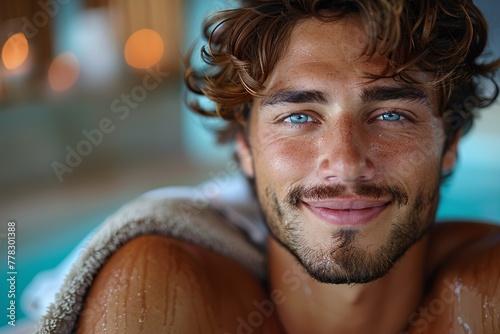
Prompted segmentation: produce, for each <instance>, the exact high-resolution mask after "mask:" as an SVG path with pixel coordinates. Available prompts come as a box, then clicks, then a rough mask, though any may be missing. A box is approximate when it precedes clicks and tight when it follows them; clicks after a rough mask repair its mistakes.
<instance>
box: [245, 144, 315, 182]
mask: <svg viewBox="0 0 500 334" xmlns="http://www.w3.org/2000/svg"><path fill="white" fill-rule="evenodd" d="M261 143H265V144H262V145H259V146H257V147H260V149H259V150H257V151H254V157H255V169H256V177H257V178H261V177H265V178H266V179H267V180H266V181H267V182H268V183H270V184H277V183H279V184H283V183H285V184H291V183H293V182H296V181H299V180H301V179H303V178H305V177H306V176H307V175H310V174H311V173H312V172H313V169H314V165H313V163H314V156H315V152H316V148H315V146H314V145H312V143H310V142H309V141H308V140H304V138H301V139H300V140H299V139H290V138H286V139H283V138H273V137H272V136H271V135H269V136H263V140H262V141H261ZM259 174H260V175H259Z"/></svg>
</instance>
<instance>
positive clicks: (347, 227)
mask: <svg viewBox="0 0 500 334" xmlns="http://www.w3.org/2000/svg"><path fill="white" fill-rule="evenodd" d="M364 46H365V33H364V29H363V27H362V25H361V23H360V21H359V20H358V19H355V18H350V19H344V20H341V21H338V22H335V23H321V22H319V21H317V20H314V19H309V20H307V21H304V22H303V23H301V24H299V25H298V26H297V27H296V28H295V30H294V31H293V33H292V35H291V40H290V44H289V47H288V49H287V51H286V52H285V54H284V55H283V57H282V59H281V60H280V61H279V63H278V64H277V65H276V67H275V68H274V71H273V72H272V73H271V74H270V76H269V78H268V80H267V81H266V83H265V87H266V89H265V91H264V94H265V97H263V98H259V99H256V100H255V101H254V104H253V108H252V110H251V114H250V122H249V135H248V138H247V139H248V143H249V144H248V145H247V144H246V142H245V141H243V140H242V139H241V138H240V140H239V145H238V151H239V155H240V159H241V162H242V168H243V170H244V172H245V173H246V174H247V175H248V176H250V177H254V178H255V183H256V187H257V195H258V199H259V202H260V205H261V207H262V210H263V213H264V215H265V219H266V222H267V224H268V226H269V228H270V231H271V233H272V235H273V236H274V237H275V238H276V239H277V240H278V241H279V242H280V243H281V244H282V245H284V246H285V247H286V248H287V249H288V250H289V251H290V252H291V253H292V254H294V255H295V256H296V257H297V259H298V260H299V261H300V262H301V263H302V264H303V266H304V267H305V268H306V270H307V271H308V272H309V273H310V275H311V276H313V277H314V278H316V279H317V280H319V281H321V282H330V283H364V282H368V281H371V280H374V279H377V278H379V277H381V276H383V275H385V274H386V273H387V272H388V271H389V269H390V268H391V267H392V265H393V264H394V262H395V261H396V260H397V259H398V258H399V257H400V256H401V255H403V253H404V252H405V251H406V250H407V249H408V248H409V247H410V246H411V245H412V244H413V243H414V242H415V241H416V240H418V239H419V238H420V237H421V236H422V235H423V234H424V233H425V231H426V230H427V229H428V228H429V227H430V225H431V224H432V222H433V219H434V214H435V211H436V207H437V202H438V191H439V180H440V173H441V169H442V168H446V169H448V168H451V167H452V164H453V163H454V159H453V154H452V153H451V152H448V153H447V154H444V155H443V149H444V148H443V145H444V139H445V138H444V132H443V123H442V120H441V118H440V117H439V115H438V110H437V106H438V97H437V94H436V92H435V91H434V90H433V89H432V88H431V87H430V86H425V85H417V84H413V85H409V84H407V83H405V82H404V81H401V80H399V81H396V80H394V79H383V80H377V81H370V79H367V78H366V73H372V74H379V73H381V72H382V70H383V69H384V67H385V65H386V59H385V58H382V57H380V56H378V57H377V56H374V57H372V58H371V59H368V58H367V57H365V56H361V52H362V50H363V48H364ZM413 75H414V76H415V77H416V78H419V79H425V78H426V75H425V74H424V73H419V72H417V71H415V72H414V73H413Z"/></svg>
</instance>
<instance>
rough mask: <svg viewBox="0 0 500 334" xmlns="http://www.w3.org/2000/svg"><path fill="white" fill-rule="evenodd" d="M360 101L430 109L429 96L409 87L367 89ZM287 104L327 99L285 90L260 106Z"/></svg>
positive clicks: (318, 93)
mask: <svg viewBox="0 0 500 334" xmlns="http://www.w3.org/2000/svg"><path fill="white" fill-rule="evenodd" d="M361 100H362V101H363V103H372V102H378V101H391V100H399V101H411V102H418V103H422V104H423V105H425V106H426V107H428V108H429V109H432V104H431V102H430V98H429V95H428V94H427V93H426V92H425V91H423V90H422V89H419V88H417V87H414V86H410V85H401V86H374V87H367V88H365V89H363V91H362V93H361ZM287 103H294V104H300V103H318V104H327V103H328V99H327V97H326V95H325V93H323V92H321V91H319V90H295V89H285V90H280V91H277V92H275V93H273V94H271V95H269V96H267V97H264V98H262V100H261V102H260V106H261V107H266V106H273V105H279V104H287Z"/></svg>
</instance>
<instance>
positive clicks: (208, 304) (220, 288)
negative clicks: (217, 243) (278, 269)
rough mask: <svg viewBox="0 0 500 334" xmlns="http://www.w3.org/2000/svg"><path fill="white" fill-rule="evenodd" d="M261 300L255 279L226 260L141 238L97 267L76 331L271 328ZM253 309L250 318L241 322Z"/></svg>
mask: <svg viewBox="0 0 500 334" xmlns="http://www.w3.org/2000/svg"><path fill="white" fill-rule="evenodd" d="M265 300H266V296H265V292H264V290H263V288H262V287H261V284H260V282H259V281H258V279H256V278H255V277H254V276H253V275H252V274H251V273H250V272H248V271H247V270H246V269H245V268H243V267H242V266H241V265H240V264H238V263H236V262H234V261H233V260H231V259H228V258H226V257H224V256H221V255H219V254H216V253H214V252H211V251H209V250H206V249H203V248H201V247H199V246H196V245H192V244H188V243H185V242H182V241H178V240H174V239H171V238H167V237H164V236H158V235H147V236H143V237H139V238H136V239H134V240H132V241H130V242H128V243H127V244H125V245H124V246H122V247H121V248H120V249H119V250H118V251H117V252H116V253H115V254H113V256H112V257H111V258H110V259H109V260H108V262H107V263H106V264H105V265H104V267H103V268H102V269H101V270H100V272H99V273H98V275H97V277H96V279H95V280H94V282H93V284H92V286H91V289H90V291H89V293H88V296H87V298H86V300H85V304H84V308H83V310H82V313H81V316H80V319H79V324H78V332H79V333H96V332H106V333H163V332H175V333H226V332H228V333H233V332H238V330H240V331H241V330H243V331H245V330H246V331H248V329H250V330H252V331H253V333H275V332H278V326H277V322H276V320H275V316H274V312H273V311H274V308H273V307H272V306H271V305H267V304H265V303H264V304H262V301H265ZM259 308H262V309H263V310H269V312H268V313H266V312H263V311H262V310H259ZM253 313H255V314H258V316H255V317H253V318H252V319H251V323H249V321H248V319H249V315H252V314H253ZM242 327H245V329H241V328H242Z"/></svg>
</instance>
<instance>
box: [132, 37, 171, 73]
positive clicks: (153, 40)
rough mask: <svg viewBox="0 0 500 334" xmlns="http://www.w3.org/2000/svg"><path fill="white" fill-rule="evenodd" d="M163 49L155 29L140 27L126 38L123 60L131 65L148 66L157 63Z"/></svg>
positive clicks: (136, 66) (137, 66) (161, 41)
mask: <svg viewBox="0 0 500 334" xmlns="http://www.w3.org/2000/svg"><path fill="white" fill-rule="evenodd" d="M164 51H165V46H164V44H163V40H162V38H161V36H160V35H159V34H158V33H157V32H156V31H154V30H151V29H141V30H137V31H136V32H134V33H133V34H132V35H130V37H129V38H128V40H127V43H126V44H125V60H126V62H127V64H129V65H130V66H132V67H135V68H141V69H143V68H148V67H152V66H154V65H156V64H158V62H159V61H160V60H161V58H162V57H163V53H164Z"/></svg>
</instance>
